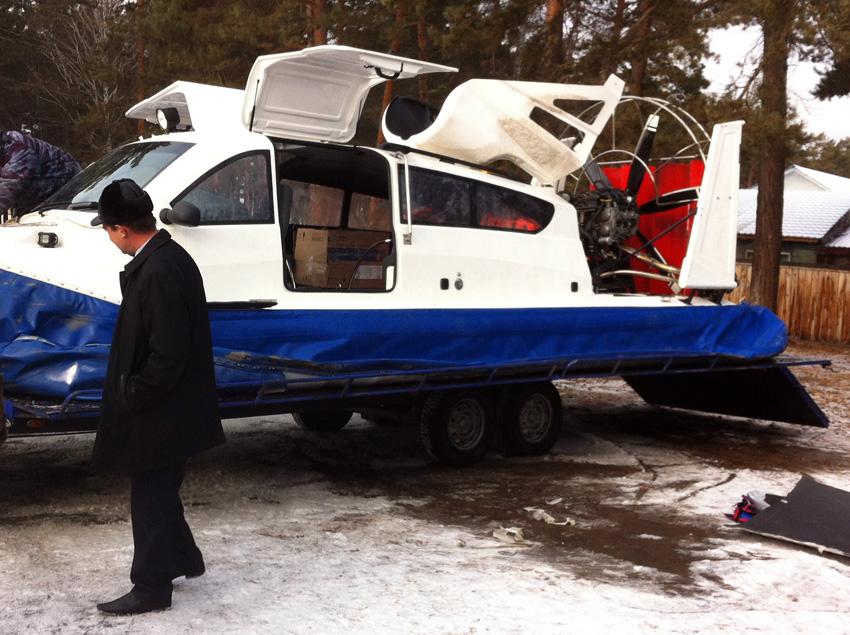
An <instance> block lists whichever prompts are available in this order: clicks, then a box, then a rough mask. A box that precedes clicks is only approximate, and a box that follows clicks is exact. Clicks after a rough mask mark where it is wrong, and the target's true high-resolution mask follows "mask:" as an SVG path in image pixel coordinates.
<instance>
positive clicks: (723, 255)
mask: <svg viewBox="0 0 850 635" xmlns="http://www.w3.org/2000/svg"><path fill="white" fill-rule="evenodd" d="M743 125H744V122H743V121H730V122H729V123H722V124H717V125H716V126H714V129H713V130H712V132H711V148H710V149H709V151H708V158H707V159H706V162H705V174H704V175H703V177H702V186H701V187H700V192H699V199H698V200H697V213H696V216H695V217H694V224H693V228H692V229H691V236H690V239H689V240H688V251H687V253H686V254H685V259H684V260H683V262H682V272H681V274H680V275H679V286H681V287H682V288H683V289H726V290H730V289H734V288H735V287H736V286H737V283H736V282H735V249H736V244H737V239H738V179H739V172H740V163H739V151H740V147H741V130H742V128H743Z"/></svg>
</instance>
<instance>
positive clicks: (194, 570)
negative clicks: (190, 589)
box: [171, 561, 207, 580]
mask: <svg viewBox="0 0 850 635" xmlns="http://www.w3.org/2000/svg"><path fill="white" fill-rule="evenodd" d="M206 571H207V568H206V567H205V566H204V563H203V561H201V563H200V564H196V565H194V566H191V567H186V568H185V569H178V570H177V571H175V573H174V575H173V576H171V579H172V580H176V579H177V578H179V577H181V576H184V575H185V576H186V578H187V579H188V578H200V577H201V576H202V575H204V573H206Z"/></svg>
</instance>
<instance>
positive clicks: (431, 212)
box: [399, 168, 555, 233]
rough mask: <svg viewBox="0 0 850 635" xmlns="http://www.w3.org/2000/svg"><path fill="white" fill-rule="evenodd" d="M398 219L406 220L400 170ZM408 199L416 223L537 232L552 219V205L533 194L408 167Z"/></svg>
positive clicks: (402, 174) (403, 221) (402, 172)
mask: <svg viewBox="0 0 850 635" xmlns="http://www.w3.org/2000/svg"><path fill="white" fill-rule="evenodd" d="M399 192H400V198H401V222H402V223H406V222H407V196H406V193H405V189H404V170H403V169H402V170H401V171H400V174H399ZM410 201H411V206H412V207H413V222H414V224H416V225H443V226H447V227H479V228H482V229H506V230H510V231H517V232H525V233H534V232H538V231H540V230H541V229H543V228H544V227H546V225H548V224H549V222H550V221H551V220H552V216H553V215H554V214H555V206H554V205H552V204H551V203H548V202H546V201H542V200H540V199H538V198H535V197H533V196H528V195H527V194H523V193H521V192H516V191H513V190H511V189H507V188H503V187H497V186H495V185H490V184H488V183H482V182H480V181H474V180H471V179H464V178H460V177H455V176H452V175H449V174H439V173H436V172H429V171H427V170H420V169H415V168H414V169H411V170H410Z"/></svg>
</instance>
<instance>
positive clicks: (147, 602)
mask: <svg viewBox="0 0 850 635" xmlns="http://www.w3.org/2000/svg"><path fill="white" fill-rule="evenodd" d="M167 608H171V598H170V597H169V598H160V599H144V598H140V597H138V596H136V595H134V594H133V592H132V591H130V592H129V593H127V594H126V595H122V596H121V597H120V598H118V599H116V600H112V601H111V602H104V603H102V604H98V605H97V610H98V611H101V612H103V613H111V614H112V615H138V614H139V613H149V612H150V611H162V610H163V609H167Z"/></svg>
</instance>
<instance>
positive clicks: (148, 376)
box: [92, 230, 224, 474]
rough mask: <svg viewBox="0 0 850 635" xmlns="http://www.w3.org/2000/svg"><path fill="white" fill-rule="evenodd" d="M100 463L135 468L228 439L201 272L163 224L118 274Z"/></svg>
mask: <svg viewBox="0 0 850 635" xmlns="http://www.w3.org/2000/svg"><path fill="white" fill-rule="evenodd" d="M120 280H121V294H122V296H123V300H122V301H121V309H120V311H119V313H118V321H117V323H116V326H115V334H114V335H113V337H112V348H111V349H110V353H109V368H108V370H107V372H106V383H105V385H104V389H103V403H102V411H101V418H100V425H99V427H98V431H97V437H96V438H95V443H94V452H93V454H92V464H93V465H94V467H95V468H97V469H100V470H103V471H109V472H120V473H131V474H132V473H138V472H144V471H147V470H155V469H161V468H165V467H168V466H172V465H175V464H177V463H179V462H181V461H183V460H185V459H187V458H188V457H190V456H192V455H194V454H197V453H198V452H201V451H202V450H206V449H207V448H210V447H212V446H215V445H217V444H219V443H222V442H223V441H224V432H223V431H222V428H221V417H220V416H219V411H218V396H217V392H216V386H215V371H214V367H213V358H212V344H211V337H210V322H209V315H208V314H207V305H206V296H205V294H204V283H203V280H202V279H201V273H200V271H198V267H197V266H196V265H195V262H194V261H193V260H192V257H191V256H190V255H189V254H188V253H186V250H185V249H183V248H182V247H181V246H180V245H178V244H177V243H176V242H174V241H173V240H172V239H171V235H170V234H169V233H168V232H167V231H165V230H160V231H159V232H158V233H157V234H156V235H155V236H154V237H153V238H152V239H151V240H150V242H149V243H148V244H147V245H146V246H145V247H144V249H142V252H141V253H140V254H138V255H137V256H136V257H135V258H133V260H131V261H130V263H129V264H128V265H127V266H126V267H125V268H124V271H123V272H122V273H121V274H120Z"/></svg>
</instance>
